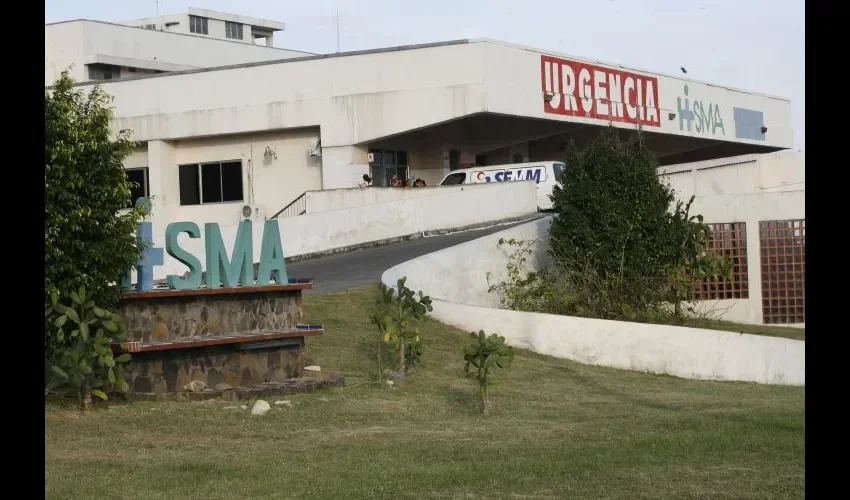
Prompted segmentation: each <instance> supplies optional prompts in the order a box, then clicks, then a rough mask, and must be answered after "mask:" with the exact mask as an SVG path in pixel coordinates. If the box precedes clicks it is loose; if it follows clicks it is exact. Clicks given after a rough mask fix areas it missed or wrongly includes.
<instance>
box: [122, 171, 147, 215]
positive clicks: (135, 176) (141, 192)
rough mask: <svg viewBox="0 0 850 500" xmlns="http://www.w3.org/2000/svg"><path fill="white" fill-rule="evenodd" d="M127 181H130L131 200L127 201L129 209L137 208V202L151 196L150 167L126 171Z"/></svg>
mask: <svg viewBox="0 0 850 500" xmlns="http://www.w3.org/2000/svg"><path fill="white" fill-rule="evenodd" d="M124 173H125V174H127V180H129V181H130V183H131V186H130V199H129V200H127V208H132V207H134V206H136V200H138V199H139V198H146V197H148V196H150V184H149V181H148V167H143V168H128V169H126V170H124Z"/></svg>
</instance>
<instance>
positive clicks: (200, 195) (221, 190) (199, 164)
mask: <svg viewBox="0 0 850 500" xmlns="http://www.w3.org/2000/svg"><path fill="white" fill-rule="evenodd" d="M228 163H238V164H239V179H240V181H239V183H240V190H241V191H240V197H239V199H238V200H225V199H224V175H223V173H222V167H223V166H224V165H225V164H228ZM204 165H218V184H219V193H220V195H221V201H204V169H203V167H204ZM181 167H195V168H196V169H197V172H198V185H197V188H198V203H183V196H182V195H181V194H180V188H181V186H182V181H181V180H180V168H181ZM244 167H245V166H244V164H243V162H242V160H241V159H232V160H219V161H206V162H197V163H182V164H179V165H177V193H178V203H179V205H180V206H181V207H195V206H202V205H223V204H227V203H245V179H244V178H243V176H244V173H245V171H244Z"/></svg>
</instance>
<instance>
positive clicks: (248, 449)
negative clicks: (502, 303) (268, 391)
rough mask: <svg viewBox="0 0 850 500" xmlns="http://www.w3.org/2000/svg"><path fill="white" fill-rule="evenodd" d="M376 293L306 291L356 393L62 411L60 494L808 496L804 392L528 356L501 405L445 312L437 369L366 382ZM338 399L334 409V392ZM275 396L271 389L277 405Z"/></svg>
mask: <svg viewBox="0 0 850 500" xmlns="http://www.w3.org/2000/svg"><path fill="white" fill-rule="evenodd" d="M372 299H373V294H372V288H371V287H369V288H368V289H358V290H353V291H349V292H343V293H340V294H334V295H326V296H314V297H309V298H307V299H305V305H306V309H307V311H308V316H309V319H310V320H312V321H317V322H321V323H323V324H324V325H325V327H326V332H325V335H324V336H323V337H321V338H317V339H310V340H309V343H308V357H309V359H308V361H309V362H310V363H314V364H319V365H321V366H322V369H323V370H335V371H342V372H344V373H345V374H346V377H347V379H346V382H347V386H346V387H345V388H340V389H335V390H331V391H325V392H319V393H315V394H304V395H295V396H287V397H285V398H284V397H281V398H280V399H290V400H292V401H293V408H291V409H290V408H286V407H282V408H273V409H272V411H271V412H270V413H269V414H268V415H266V416H264V417H251V416H250V415H249V414H248V412H245V411H242V410H233V409H226V408H225V407H226V406H228V405H231V404H232V403H226V402H218V401H216V402H207V403H141V402H139V403H133V404H119V403H111V404H112V405H113V406H112V407H111V408H101V409H99V410H96V411H94V412H93V413H92V414H90V415H81V414H80V413H78V412H77V411H75V410H73V409H70V408H66V407H62V406H60V405H55V404H52V405H51V407H50V408H49V409H48V411H47V413H46V432H45V439H46V458H45V464H46V468H47V473H46V487H47V498H145V499H166V498H167V499H171V498H228V499H231V498H301V499H307V498H309V499H313V498H319V499H322V498H329V499H349V498H351V499H358V498H435V499H436V498H440V499H442V498H476V499H478V498H576V499H579V498H582V499H584V498H628V499H639V498H646V499H658V498H675V499H684V498H721V497H722V498H741V499H744V498H802V496H803V473H804V440H803V434H804V420H805V418H804V415H805V414H804V404H803V400H804V390H803V389H802V388H792V387H777V386H762V385H756V384H745V383H720V382H700V381H690V380H684V379H678V378H674V377H666V376H654V375H647V374H640V373H632V372H627V371H621V370H614V369H604V368H595V367H589V366H584V365H580V364H577V363H572V362H569V361H565V360H558V359H553V358H548V357H545V356H541V355H537V354H534V353H530V352H527V351H518V352H517V356H516V359H515V361H514V365H513V366H512V367H511V368H510V369H509V370H507V371H505V372H504V373H499V374H497V376H498V385H496V386H494V387H493V389H492V401H493V404H494V410H493V414H492V415H491V416H490V417H488V418H484V417H482V416H480V415H479V412H478V407H477V401H476V396H475V392H474V385H473V383H472V381H471V380H466V379H464V378H463V377H462V367H463V365H462V354H461V349H462V346H463V345H464V344H465V343H466V341H467V337H466V334H464V332H460V331H458V330H456V329H453V328H450V327H447V326H444V325H441V324H439V323H436V322H433V321H429V322H428V323H427V324H426V325H425V328H424V330H423V335H422V338H423V342H424V344H425V345H424V352H423V362H424V364H423V365H422V366H421V367H420V368H419V370H418V371H416V372H414V373H413V374H412V376H411V377H410V378H409V379H408V381H407V382H406V383H405V384H403V385H400V386H398V387H396V388H394V389H390V388H388V387H387V388H378V387H375V386H371V385H368V384H366V383H365V381H366V377H367V375H368V373H369V372H370V370H371V368H372V357H373V356H372V352H373V351H372V349H373V348H372V346H373V339H374V333H373V330H372V328H371V325H370V324H369V322H368V319H367V317H366V309H367V308H368V307H369V306H370V305H371V303H372ZM322 398H326V399H327V401H323V400H322ZM275 399H277V398H271V400H270V402H272V403H273V402H274V400H275Z"/></svg>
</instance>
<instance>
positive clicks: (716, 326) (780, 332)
mask: <svg viewBox="0 0 850 500" xmlns="http://www.w3.org/2000/svg"><path fill="white" fill-rule="evenodd" d="M684 326H689V327H691V328H708V329H710V330H725V331H730V332H737V333H749V334H751V335H767V336H770V337H784V338H787V339H793V340H806V330H805V329H804V328H791V327H787V326H771V325H745V324H743V323H733V322H731V321H718V320H712V319H689V320H687V321H686V323H685V325H684Z"/></svg>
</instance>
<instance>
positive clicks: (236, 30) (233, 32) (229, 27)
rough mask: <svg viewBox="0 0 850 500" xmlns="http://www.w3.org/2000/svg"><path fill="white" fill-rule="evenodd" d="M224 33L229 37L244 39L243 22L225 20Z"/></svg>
mask: <svg viewBox="0 0 850 500" xmlns="http://www.w3.org/2000/svg"><path fill="white" fill-rule="evenodd" d="M224 34H225V35H226V36H227V38H233V39H235V40H242V23H234V22H230V21H225V23H224Z"/></svg>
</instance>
